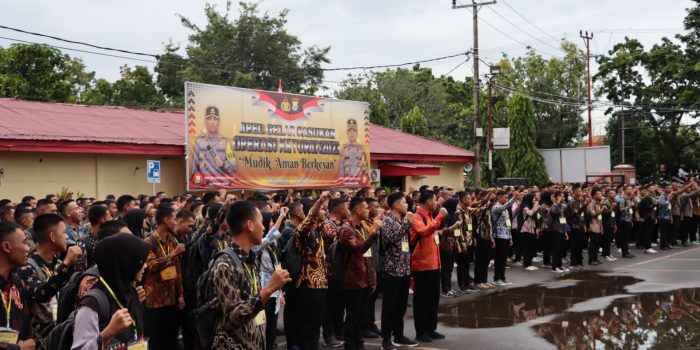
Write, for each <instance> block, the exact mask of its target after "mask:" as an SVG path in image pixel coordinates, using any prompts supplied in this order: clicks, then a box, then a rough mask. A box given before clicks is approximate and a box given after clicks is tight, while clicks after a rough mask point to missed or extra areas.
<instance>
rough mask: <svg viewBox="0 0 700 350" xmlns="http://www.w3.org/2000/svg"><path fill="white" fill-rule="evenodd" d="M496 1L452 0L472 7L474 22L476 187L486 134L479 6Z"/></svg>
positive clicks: (479, 180) (454, 7)
mask: <svg viewBox="0 0 700 350" xmlns="http://www.w3.org/2000/svg"><path fill="white" fill-rule="evenodd" d="M495 3H496V1H495V0H494V1H489V2H481V3H477V2H476V0H472V3H471V4H466V5H457V0H452V9H453V10H457V9H463V8H471V9H472V22H473V23H472V24H473V26H474V47H473V48H472V56H473V60H474V134H475V135H474V136H475V143H474V183H475V185H476V187H481V138H482V137H483V136H484V132H483V130H481V113H480V111H479V92H480V89H481V87H480V85H479V24H478V20H479V7H481V6H486V5H493V4H495Z"/></svg>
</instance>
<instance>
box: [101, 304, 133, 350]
mask: <svg viewBox="0 0 700 350" xmlns="http://www.w3.org/2000/svg"><path fill="white" fill-rule="evenodd" d="M132 322H133V321H132V319H131V315H129V310H128V309H119V310H117V312H115V313H114V315H112V319H111V320H110V321H109V324H108V325H107V327H105V329H104V330H103V331H102V339H103V341H104V340H111V339H112V338H114V337H115V336H117V335H119V334H122V333H124V331H126V330H127V329H129V327H130V326H131V323H132ZM105 343H107V341H105Z"/></svg>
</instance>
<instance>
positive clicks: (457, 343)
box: [278, 246, 700, 350]
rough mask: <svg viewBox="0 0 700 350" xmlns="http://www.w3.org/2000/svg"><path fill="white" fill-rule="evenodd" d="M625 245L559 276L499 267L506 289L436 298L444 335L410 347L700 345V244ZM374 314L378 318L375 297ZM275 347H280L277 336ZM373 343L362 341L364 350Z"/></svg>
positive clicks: (409, 325)
mask: <svg viewBox="0 0 700 350" xmlns="http://www.w3.org/2000/svg"><path fill="white" fill-rule="evenodd" d="M631 248H632V247H631ZM631 250H632V253H633V254H636V255H637V257H636V258H634V259H619V260H618V261H616V262H605V263H604V264H602V265H600V266H597V267H588V266H587V267H586V268H584V269H583V270H577V271H572V272H570V273H566V274H561V275H557V274H554V273H552V272H551V270H549V269H547V268H540V269H539V270H537V271H532V272H529V271H525V270H523V268H522V267H513V268H511V269H508V270H506V277H507V278H508V280H509V281H510V282H512V283H513V284H512V285H510V286H506V287H498V288H497V289H493V290H489V291H479V292H474V293H470V294H467V295H461V296H459V297H456V298H441V300H440V312H439V326H438V332H440V333H442V334H445V335H446V336H447V339H445V340H437V341H433V342H431V343H423V344H420V345H419V346H418V347H415V348H414V349H418V350H440V349H479V350H490V349H518V350H522V349H557V348H559V349H596V348H600V349H616V348H623V347H625V348H630V349H641V348H652V347H653V348H654V349H696V348H697V349H700V347H699V346H700V247H699V246H691V247H681V248H676V249H673V250H669V251H662V252H660V253H658V254H644V253H643V252H641V251H640V250H637V249H634V248H632V249H631ZM585 254H586V252H585V251H584V255H585ZM619 255H620V254H619V253H617V252H615V253H614V256H616V257H619ZM535 265H536V266H538V265H539V264H535ZM489 278H490V279H492V278H493V270H490V271H489ZM696 288H698V289H697V290H696ZM412 311H413V310H412V308H411V307H409V310H408V312H407V315H406V322H405V328H406V329H405V335H406V336H408V337H409V338H413V337H415V332H414V328H413V315H412ZM376 314H377V319H378V320H379V318H380V317H379V315H380V314H381V303H380V301H378V302H377V311H376ZM378 326H379V327H381V325H380V324H378ZM280 328H281V324H280ZM278 345H279V349H284V348H286V344H285V341H284V336H280V337H278ZM380 345H381V339H367V340H366V342H365V347H366V348H367V349H380V348H381V347H380Z"/></svg>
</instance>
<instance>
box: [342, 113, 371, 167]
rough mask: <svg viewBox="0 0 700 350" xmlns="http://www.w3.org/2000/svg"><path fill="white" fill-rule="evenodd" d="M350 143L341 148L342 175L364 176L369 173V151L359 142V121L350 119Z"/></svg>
mask: <svg viewBox="0 0 700 350" xmlns="http://www.w3.org/2000/svg"><path fill="white" fill-rule="evenodd" d="M347 135H348V143H347V144H345V146H343V148H342V149H341V150H340V176H358V177H359V176H362V175H364V174H366V173H367V153H366V152H365V148H364V146H362V145H361V144H359V143H358V141H357V137H358V133H357V121H356V120H355V119H348V134H347Z"/></svg>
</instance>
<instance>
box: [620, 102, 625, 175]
mask: <svg viewBox="0 0 700 350" xmlns="http://www.w3.org/2000/svg"><path fill="white" fill-rule="evenodd" d="M620 124H621V127H620V134H621V135H620V136H621V137H620V138H621V139H622V140H621V143H622V154H621V156H622V157H621V158H622V159H621V163H622V164H625V107H624V106H623V107H622V112H621V113H620Z"/></svg>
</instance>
